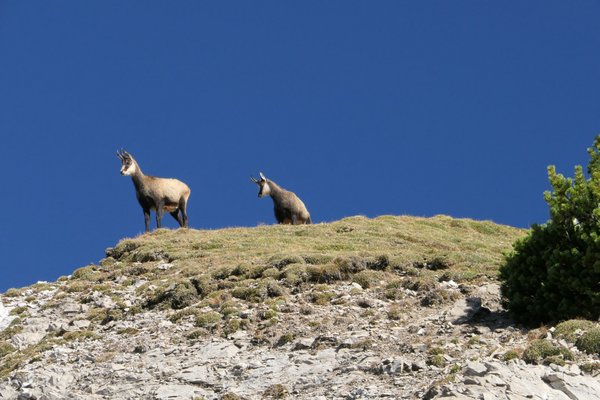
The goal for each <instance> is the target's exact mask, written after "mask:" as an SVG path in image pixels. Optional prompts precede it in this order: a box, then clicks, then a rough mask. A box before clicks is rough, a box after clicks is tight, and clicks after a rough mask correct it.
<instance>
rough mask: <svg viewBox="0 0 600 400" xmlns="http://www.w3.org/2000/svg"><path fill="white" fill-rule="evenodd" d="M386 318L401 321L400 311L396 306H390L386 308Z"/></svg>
mask: <svg viewBox="0 0 600 400" xmlns="http://www.w3.org/2000/svg"><path fill="white" fill-rule="evenodd" d="M388 318H389V319H391V320H394V321H399V320H401V319H402V309H401V308H400V306H398V305H397V304H392V305H391V306H390V307H389V308H388Z"/></svg>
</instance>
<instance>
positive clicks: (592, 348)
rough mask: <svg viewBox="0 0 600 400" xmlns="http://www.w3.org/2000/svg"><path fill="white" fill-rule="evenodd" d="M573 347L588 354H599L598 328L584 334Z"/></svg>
mask: <svg viewBox="0 0 600 400" xmlns="http://www.w3.org/2000/svg"><path fill="white" fill-rule="evenodd" d="M575 346H577V348H578V349H579V350H582V351H585V352H586V353H588V354H600V327H595V328H592V329H590V330H589V331H587V332H584V333H583V335H581V336H580V337H579V338H578V339H577V341H576V342H575Z"/></svg>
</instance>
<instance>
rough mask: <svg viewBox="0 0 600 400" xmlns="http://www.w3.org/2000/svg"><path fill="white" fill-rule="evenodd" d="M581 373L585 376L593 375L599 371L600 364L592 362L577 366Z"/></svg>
mask: <svg viewBox="0 0 600 400" xmlns="http://www.w3.org/2000/svg"><path fill="white" fill-rule="evenodd" d="M579 368H581V370H582V371H583V372H585V373H586V374H594V373H595V372H597V371H600V362H598V361H592V362H587V363H584V364H582V365H580V366H579Z"/></svg>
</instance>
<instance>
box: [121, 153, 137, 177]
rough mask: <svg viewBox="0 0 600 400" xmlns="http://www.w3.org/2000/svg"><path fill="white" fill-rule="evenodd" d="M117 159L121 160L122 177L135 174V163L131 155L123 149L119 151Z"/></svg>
mask: <svg viewBox="0 0 600 400" xmlns="http://www.w3.org/2000/svg"><path fill="white" fill-rule="evenodd" d="M117 157H119V159H120V160H121V175H126V176H131V175H134V174H135V169H136V165H135V161H133V157H132V156H131V154H129V153H128V152H126V151H125V150H123V149H121V150H119V151H117Z"/></svg>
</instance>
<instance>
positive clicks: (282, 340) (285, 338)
mask: <svg viewBox="0 0 600 400" xmlns="http://www.w3.org/2000/svg"><path fill="white" fill-rule="evenodd" d="M294 338H295V336H294V334H293V333H290V332H288V333H284V334H283V335H281V336H280V337H279V339H277V346H285V345H286V344H288V343H291V342H292V341H293V340H294Z"/></svg>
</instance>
